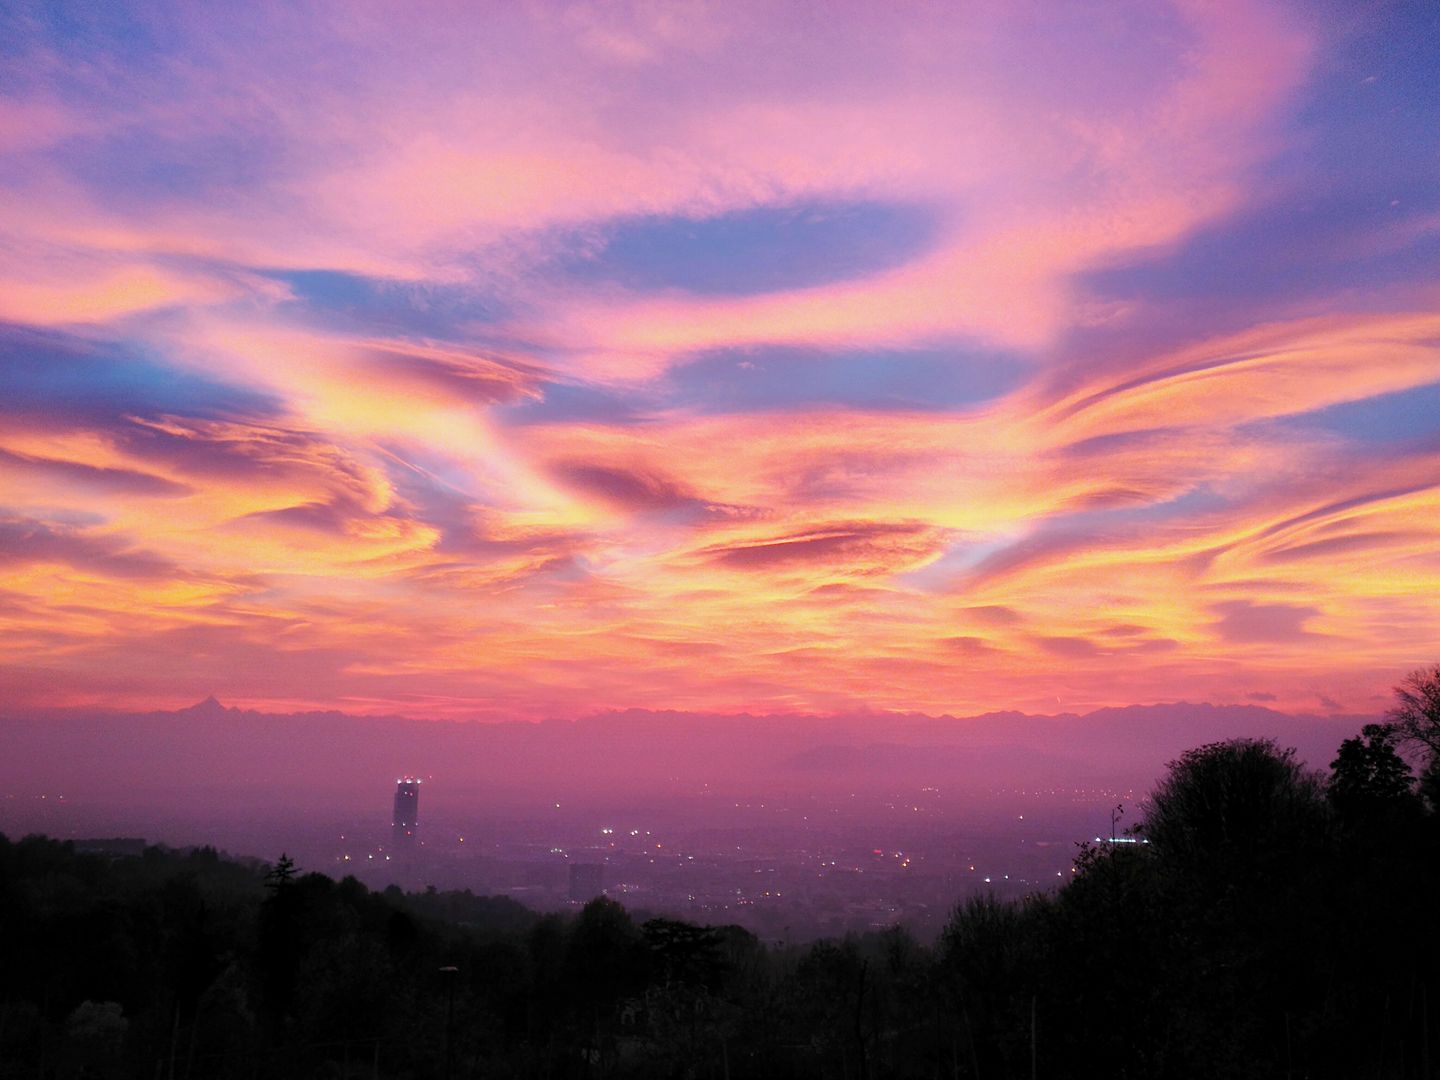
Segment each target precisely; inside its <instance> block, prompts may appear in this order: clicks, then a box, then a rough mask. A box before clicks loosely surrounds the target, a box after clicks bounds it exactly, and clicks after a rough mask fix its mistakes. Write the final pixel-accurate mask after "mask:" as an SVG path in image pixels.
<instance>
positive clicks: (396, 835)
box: [390, 776, 420, 852]
mask: <svg viewBox="0 0 1440 1080" xmlns="http://www.w3.org/2000/svg"><path fill="white" fill-rule="evenodd" d="M419 824H420V781H419V780H417V779H415V778H414V777H410V776H407V777H404V778H403V779H400V780H396V781H395V812H394V814H392V815H391V818H390V834H391V842H392V844H393V846H394V848H395V850H396V851H397V852H403V851H409V850H410V849H411V848H413V847H414V846H415V830H416V828H417V827H418V826H419Z"/></svg>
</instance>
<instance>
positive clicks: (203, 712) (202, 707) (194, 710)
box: [179, 694, 230, 716]
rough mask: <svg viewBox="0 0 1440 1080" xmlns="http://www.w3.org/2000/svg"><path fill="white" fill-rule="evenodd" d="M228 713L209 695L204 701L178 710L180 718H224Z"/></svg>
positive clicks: (213, 696) (212, 695) (227, 710)
mask: <svg viewBox="0 0 1440 1080" xmlns="http://www.w3.org/2000/svg"><path fill="white" fill-rule="evenodd" d="M229 711H230V710H229V709H227V708H225V706H224V705H221V704H220V702H219V701H217V700H216V698H215V695H214V694H211V695H210V696H209V697H207V698H206V699H205V700H204V701H200V702H196V703H195V704H194V705H191V706H190V707H189V708H185V709H180V710H179V713H180V715H182V716H224V715H225V714H226V713H227V712H229Z"/></svg>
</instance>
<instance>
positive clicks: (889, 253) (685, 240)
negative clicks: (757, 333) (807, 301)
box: [561, 202, 938, 296]
mask: <svg viewBox="0 0 1440 1080" xmlns="http://www.w3.org/2000/svg"><path fill="white" fill-rule="evenodd" d="M937 231H938V230H937V221H936V219H935V216H934V215H933V214H932V213H931V211H930V210H929V209H927V208H925V207H922V206H918V205H909V204H901V203H886V202H857V203H809V204H804V205H800V206H783V207H782V206H764V207H757V208H755V209H753V210H738V211H735V212H733V213H728V214H720V215H717V216H715V217H708V218H692V217H669V216H663V217H662V216H654V217H638V218H630V219H627V220H624V221H621V222H618V223H615V224H613V225H611V226H610V227H609V228H608V229H606V230H604V232H603V233H602V234H601V243H600V245H599V246H598V248H597V247H594V246H593V245H591V246H589V247H587V245H585V244H584V243H582V242H581V241H580V240H578V239H577V247H581V248H586V251H585V253H583V254H574V255H570V256H567V257H565V258H564V259H562V260H561V269H563V270H564V271H566V272H568V273H569V274H570V275H572V276H573V277H576V278H579V279H581V280H587V281H595V282H611V283H615V284H618V285H623V286H625V287H627V288H630V289H635V290H637V291H652V290H657V289H681V290H684V291H686V292H692V293H699V294H702V295H713V296H749V295H755V294H759V293H767V292H778V291H783V290H788V289H801V288H806V287H808V286H815V285H825V284H829V283H831V282H835V281H845V280H848V279H851V278H860V277H865V276H867V275H870V274H875V273H879V272H881V271H884V270H890V269H893V268H894V267H897V266H900V265H902V264H904V263H906V262H908V261H910V260H911V259H913V258H915V257H916V256H918V255H920V254H923V253H924V252H925V251H926V250H928V248H929V247H930V245H931V244H932V243H933V242H934V241H935V239H936V234H937Z"/></svg>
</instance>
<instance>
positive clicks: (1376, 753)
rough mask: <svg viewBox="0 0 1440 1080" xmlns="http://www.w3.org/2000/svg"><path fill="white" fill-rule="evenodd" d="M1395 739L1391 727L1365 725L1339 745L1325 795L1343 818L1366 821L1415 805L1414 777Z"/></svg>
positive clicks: (1396, 734)
mask: <svg viewBox="0 0 1440 1080" xmlns="http://www.w3.org/2000/svg"><path fill="white" fill-rule="evenodd" d="M1397 738H1399V733H1398V732H1397V731H1396V730H1395V729H1394V728H1393V727H1389V726H1387V725H1384V724H1366V725H1365V727H1364V728H1363V729H1361V732H1360V734H1359V735H1358V736H1357V737H1355V738H1353V739H1346V740H1345V741H1344V742H1342V743H1341V744H1340V752H1339V754H1337V755H1336V757H1335V760H1334V761H1332V762H1331V763H1330V768H1331V770H1332V773H1331V776H1330V783H1329V786H1328V788H1327V791H1326V794H1327V796H1328V797H1329V799H1330V802H1331V805H1333V806H1334V807H1335V809H1336V810H1338V811H1339V812H1340V814H1341V816H1342V817H1344V818H1347V819H1349V820H1355V821H1368V820H1372V819H1374V818H1375V817H1377V816H1381V815H1385V814H1394V813H1398V812H1402V811H1406V810H1410V809H1414V808H1415V806H1416V798H1415V793H1414V790H1413V787H1414V776H1413V775H1412V774H1411V771H1410V766H1409V765H1408V764H1407V763H1406V761H1405V759H1404V758H1402V757H1401V756H1400V755H1399V754H1398V753H1397V752H1396V750H1395V741H1396V739H1397Z"/></svg>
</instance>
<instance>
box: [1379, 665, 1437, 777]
mask: <svg viewBox="0 0 1440 1080" xmlns="http://www.w3.org/2000/svg"><path fill="white" fill-rule="evenodd" d="M1395 697H1396V698H1397V699H1398V700H1397V702H1396V704H1395V707H1394V708H1393V709H1391V710H1390V721H1391V723H1392V724H1394V725H1395V730H1396V731H1397V732H1398V733H1399V735H1400V740H1401V742H1403V743H1408V744H1409V745H1411V746H1414V747H1424V748H1425V749H1427V750H1428V751H1429V752H1430V757H1431V760H1435V759H1437V758H1440V664H1435V665H1433V666H1432V667H1428V668H1420V669H1419V670H1418V671H1412V672H1410V674H1409V675H1406V676H1405V679H1404V681H1403V682H1401V684H1400V685H1399V686H1397V687H1396V688H1395Z"/></svg>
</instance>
